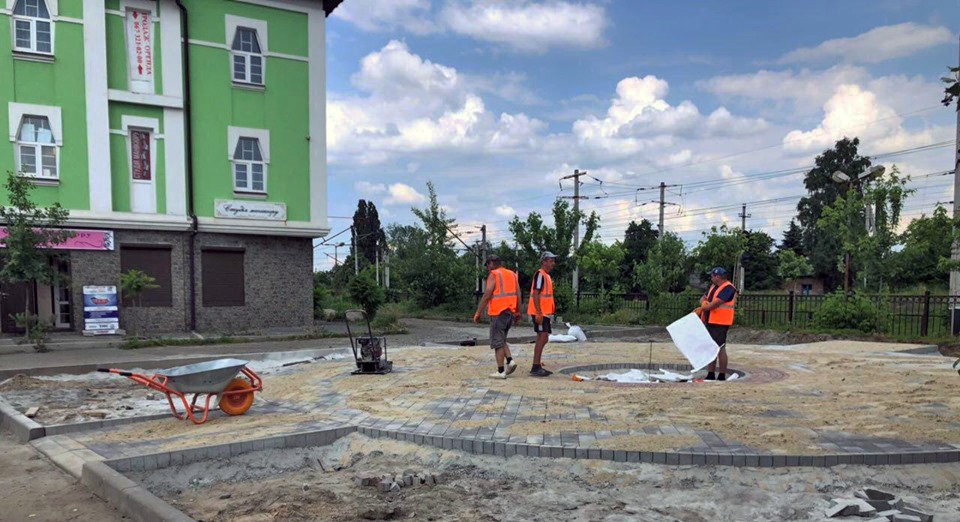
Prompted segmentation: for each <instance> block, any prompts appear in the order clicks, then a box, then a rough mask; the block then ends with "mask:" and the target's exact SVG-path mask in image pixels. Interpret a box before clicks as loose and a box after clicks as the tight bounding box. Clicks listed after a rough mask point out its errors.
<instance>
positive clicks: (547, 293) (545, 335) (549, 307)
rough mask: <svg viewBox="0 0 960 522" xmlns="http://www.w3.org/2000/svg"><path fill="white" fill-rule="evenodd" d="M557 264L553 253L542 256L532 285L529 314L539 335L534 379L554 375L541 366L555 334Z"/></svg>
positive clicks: (534, 363)
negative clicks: (543, 356)
mask: <svg viewBox="0 0 960 522" xmlns="http://www.w3.org/2000/svg"><path fill="white" fill-rule="evenodd" d="M556 264H557V256H556V255H555V254H553V253H552V252H544V253H543V255H542V256H540V269H539V270H537V273H536V274H534V275H533V282H532V283H531V284H530V300H529V301H528V302H527V313H528V314H529V315H530V319H532V320H533V332H534V333H535V334H537V343H536V344H535V345H534V348H533V367H532V368H531V369H530V375H532V376H534V377H549V376H550V375H551V374H552V373H553V372H551V371H550V370H547V369H546V368H544V367H543V366H542V365H541V364H540V356H541V355H543V348H544V347H545V346H546V345H547V342H549V341H550V334H551V333H553V329H552V328H551V326H552V323H553V314H554V312H556V306H555V305H554V301H553V279H551V278H550V271H551V270H553V267H554V265H556Z"/></svg>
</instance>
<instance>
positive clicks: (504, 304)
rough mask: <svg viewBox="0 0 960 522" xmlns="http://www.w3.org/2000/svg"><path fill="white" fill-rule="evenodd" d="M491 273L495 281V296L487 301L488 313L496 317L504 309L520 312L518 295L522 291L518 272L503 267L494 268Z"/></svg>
mask: <svg viewBox="0 0 960 522" xmlns="http://www.w3.org/2000/svg"><path fill="white" fill-rule="evenodd" d="M490 274H491V275H492V276H493V281H494V282H493V297H491V298H490V302H489V303H487V315H489V316H490V317H496V316H498V315H500V313H501V312H503V311H504V310H510V311H511V312H513V313H515V314H518V313H520V310H518V309H517V301H518V297H517V296H518V295H519V292H520V285H519V284H518V283H517V274H515V273H513V272H512V271H510V270H507V269H506V268H503V267H501V268H497V269H496V270H492V271H491V272H490Z"/></svg>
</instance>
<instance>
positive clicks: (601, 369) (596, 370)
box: [557, 363, 750, 386]
mask: <svg viewBox="0 0 960 522" xmlns="http://www.w3.org/2000/svg"><path fill="white" fill-rule="evenodd" d="M692 369H693V367H692V366H690V365H689V364H677V363H607V364H584V365H579V366H568V367H566V368H562V369H560V370H557V373H560V374H562V375H571V376H572V375H574V374H577V375H580V376H584V377H591V378H593V377H596V376H597V374H606V373H609V372H611V371H613V370H644V371H648V372H656V371H658V370H667V371H670V372H676V373H690V371H691V370H692ZM698 373H701V374H702V373H703V371H701V372H698ZM732 375H736V378H735V379H734V380H733V381H732V382H739V381H742V380H746V379H748V378H749V377H750V374H749V373H748V372H745V371H742V370H736V369H727V377H728V378H729V377H730V376H732ZM591 382H598V383H601V384H615V385H622V386H663V385H676V384H686V383H682V382H677V383H672V382H658V383H619V382H610V381H591Z"/></svg>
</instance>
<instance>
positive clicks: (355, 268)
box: [350, 227, 360, 276]
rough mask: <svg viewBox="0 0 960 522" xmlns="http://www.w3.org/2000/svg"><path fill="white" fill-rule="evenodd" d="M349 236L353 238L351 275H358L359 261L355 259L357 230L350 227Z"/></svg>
mask: <svg viewBox="0 0 960 522" xmlns="http://www.w3.org/2000/svg"><path fill="white" fill-rule="evenodd" d="M350 235H351V236H353V275H354V276H358V275H360V260H359V259H357V230H356V229H355V228H353V227H350Z"/></svg>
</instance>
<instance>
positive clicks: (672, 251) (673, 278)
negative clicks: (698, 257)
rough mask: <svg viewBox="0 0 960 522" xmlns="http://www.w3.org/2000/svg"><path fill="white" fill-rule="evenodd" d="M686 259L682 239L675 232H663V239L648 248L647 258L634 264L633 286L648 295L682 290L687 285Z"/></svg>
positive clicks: (685, 250)
mask: <svg viewBox="0 0 960 522" xmlns="http://www.w3.org/2000/svg"><path fill="white" fill-rule="evenodd" d="M686 259H687V249H686V247H685V246H684V244H683V241H682V240H681V239H680V238H679V237H678V236H677V235H676V234H672V233H670V232H667V233H665V234H664V236H663V241H658V242H657V243H655V244H654V245H653V247H652V248H651V249H650V252H649V254H648V255H647V259H646V260H645V261H641V262H639V263H637V264H636V265H635V266H634V268H633V270H632V272H633V275H634V283H635V287H636V288H638V289H639V290H640V291H642V292H644V293H646V294H647V295H648V296H656V295H659V294H662V293H665V292H679V291H681V290H683V289H684V288H685V287H686V286H687V270H686V266H687V262H686Z"/></svg>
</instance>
